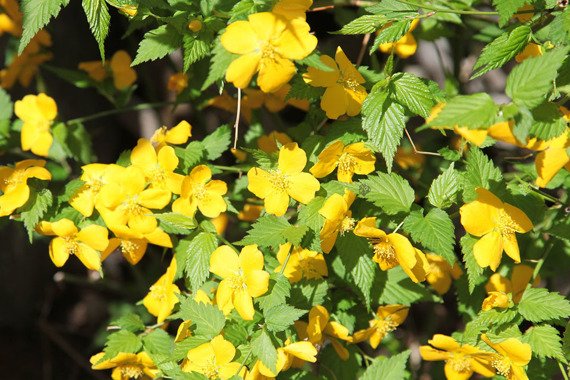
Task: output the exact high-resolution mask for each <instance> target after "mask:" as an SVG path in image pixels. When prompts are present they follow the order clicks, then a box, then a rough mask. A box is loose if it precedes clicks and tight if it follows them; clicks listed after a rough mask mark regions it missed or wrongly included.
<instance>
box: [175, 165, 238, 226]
mask: <svg viewBox="0 0 570 380" xmlns="http://www.w3.org/2000/svg"><path fill="white" fill-rule="evenodd" d="M211 179H212V171H211V170H210V168H209V167H207V166H206V165H198V166H196V167H195V168H194V169H192V171H191V172H190V174H188V175H187V176H186V177H184V181H183V182H182V192H181V194H180V198H178V199H177V200H175V201H174V203H172V211H174V212H178V213H180V214H184V215H187V216H194V214H196V210H197V209H199V210H200V212H201V213H202V214H204V215H205V216H207V217H208V218H215V217H217V216H218V215H220V214H221V213H222V212H224V211H226V210H227V208H228V206H227V204H226V201H225V200H224V198H223V195H224V194H225V193H227V192H228V186H227V185H226V183H225V182H224V181H220V180H212V181H210V180H211Z"/></svg>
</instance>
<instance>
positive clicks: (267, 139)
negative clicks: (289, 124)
mask: <svg viewBox="0 0 570 380" xmlns="http://www.w3.org/2000/svg"><path fill="white" fill-rule="evenodd" d="M277 142H279V144H280V145H285V144H289V143H292V142H293V140H291V138H290V137H289V136H287V135H286V134H285V133H281V132H277V131H271V132H270V133H269V134H267V135H263V136H260V137H259V138H258V139H257V147H258V148H259V149H261V150H262V151H264V152H266V153H273V152H278V151H279V147H278V146H277Z"/></svg>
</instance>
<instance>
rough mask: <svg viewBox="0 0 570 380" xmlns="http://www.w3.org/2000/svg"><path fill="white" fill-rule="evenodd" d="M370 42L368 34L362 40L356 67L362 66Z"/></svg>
mask: <svg viewBox="0 0 570 380" xmlns="http://www.w3.org/2000/svg"><path fill="white" fill-rule="evenodd" d="M369 41H370V33H366V34H365V35H364V37H363V38H362V45H361V46H360V51H359V52H358V58H356V67H358V66H360V64H361V63H362V60H363V59H364V53H365V52H366V47H367V46H368V42H369Z"/></svg>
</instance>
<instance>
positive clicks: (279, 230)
mask: <svg viewBox="0 0 570 380" xmlns="http://www.w3.org/2000/svg"><path fill="white" fill-rule="evenodd" d="M307 229H308V228H307V227H306V226H292V225H291V224H290V223H289V222H288V221H287V219H285V218H280V217H277V216H274V215H265V216H263V217H261V218H259V219H258V220H257V221H256V222H255V223H254V224H253V226H252V228H251V229H250V230H249V231H248V232H247V236H246V237H244V238H243V239H242V240H241V241H239V242H238V243H236V244H241V245H248V244H257V245H258V246H260V247H277V246H279V245H280V244H283V243H285V242H286V241H289V242H290V243H292V244H293V245H299V243H301V239H302V238H303V236H304V235H305V233H306V232H307Z"/></svg>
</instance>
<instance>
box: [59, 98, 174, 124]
mask: <svg viewBox="0 0 570 380" xmlns="http://www.w3.org/2000/svg"><path fill="white" fill-rule="evenodd" d="M176 104H178V102H177V101H169V102H156V103H141V104H137V105H134V106H131V107H125V108H117V109H112V110H107V111H102V112H97V113H94V114H93V115H88V116H83V117H78V118H75V119H71V120H68V121H67V122H66V124H67V125H71V124H81V123H85V122H87V121H91V120H96V119H100V118H102V117H106V116H111V115H117V114H120V113H124V112H132V111H142V110H147V109H151V108H160V107H164V106H169V105H176Z"/></svg>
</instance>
